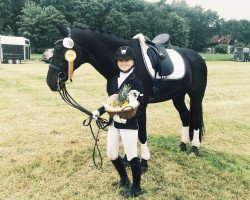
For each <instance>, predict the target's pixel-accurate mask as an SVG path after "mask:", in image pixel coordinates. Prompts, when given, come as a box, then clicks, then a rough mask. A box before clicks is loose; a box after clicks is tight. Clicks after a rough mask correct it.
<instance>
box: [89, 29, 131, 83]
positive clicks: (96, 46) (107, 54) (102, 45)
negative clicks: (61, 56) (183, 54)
mask: <svg viewBox="0 0 250 200" xmlns="http://www.w3.org/2000/svg"><path fill="white" fill-rule="evenodd" d="M86 38H89V39H88V41H86V42H87V47H88V51H89V54H90V56H89V60H88V62H89V63H90V64H91V65H92V66H93V67H94V68H95V69H96V70H97V71H98V72H99V73H100V74H101V75H102V76H104V77H105V78H106V79H107V80H109V79H111V78H112V77H114V76H115V75H116V74H117V73H118V69H116V68H115V66H114V65H113V63H112V62H113V58H114V53H115V51H116V50H117V49H118V48H119V47H120V46H123V45H127V43H128V41H127V40H125V39H122V38H118V37H116V36H114V35H112V34H109V33H101V32H98V31H93V33H92V34H89V35H88V37H86Z"/></svg>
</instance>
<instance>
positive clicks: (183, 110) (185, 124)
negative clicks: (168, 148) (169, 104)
mask: <svg viewBox="0 0 250 200" xmlns="http://www.w3.org/2000/svg"><path fill="white" fill-rule="evenodd" d="M173 103H174V107H175V108H176V109H177V111H178V112H179V115H180V118H181V122H182V131H181V143H180V145H179V147H180V150H181V151H185V150H187V147H186V144H187V143H188V142H189V123H190V119H189V111H188V109H187V106H186V104H185V94H182V95H181V96H179V97H178V98H175V99H173Z"/></svg>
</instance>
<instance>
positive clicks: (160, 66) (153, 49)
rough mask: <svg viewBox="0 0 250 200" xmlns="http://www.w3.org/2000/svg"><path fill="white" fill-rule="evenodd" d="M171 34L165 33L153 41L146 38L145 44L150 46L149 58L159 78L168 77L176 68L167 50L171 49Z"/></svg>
mask: <svg viewBox="0 0 250 200" xmlns="http://www.w3.org/2000/svg"><path fill="white" fill-rule="evenodd" d="M169 39H170V37H169V34H167V33H163V34H160V35H157V36H156V37H155V38H154V39H153V40H150V39H149V38H148V37H145V43H146V44H147V45H148V47H149V48H148V52H147V54H148V56H149V58H150V60H151V63H152V64H153V68H154V70H155V71H156V72H158V74H159V76H162V77H166V76H168V75H170V74H172V73H173V71H174V67H173V63H172V61H171V60H170V57H169V55H168V53H167V51H166V49H171V48H172V46H171V43H170V40H169Z"/></svg>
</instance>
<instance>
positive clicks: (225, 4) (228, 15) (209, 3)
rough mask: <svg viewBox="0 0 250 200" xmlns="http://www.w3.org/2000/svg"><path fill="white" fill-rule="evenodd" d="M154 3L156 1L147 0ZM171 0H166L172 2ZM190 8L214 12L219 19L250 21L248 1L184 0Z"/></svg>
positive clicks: (249, 0)
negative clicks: (199, 7) (194, 7)
mask: <svg viewBox="0 0 250 200" xmlns="http://www.w3.org/2000/svg"><path fill="white" fill-rule="evenodd" d="M147 1H151V2H155V1H158V0H147ZM172 1H173V0H167V2H169V3H170V2H172ZM186 2H187V3H188V4H189V5H190V6H195V5H200V6H201V7H202V8H205V9H211V10H213V11H216V12H217V13H218V15H219V16H220V18H224V19H225V20H230V19H236V20H241V19H246V20H250V0H186Z"/></svg>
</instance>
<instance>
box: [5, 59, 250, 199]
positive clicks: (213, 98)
mask: <svg viewBox="0 0 250 200" xmlns="http://www.w3.org/2000/svg"><path fill="white" fill-rule="evenodd" d="M207 64H208V85H207V90H206V95H205V98H204V103H203V109H204V122H205V128H206V134H205V136H204V140H203V143H202V146H201V148H200V153H201V156H200V158H197V159H194V158H192V157H191V156H190V148H191V145H190V144H189V145H188V151H187V152H184V153H182V152H179V150H178V145H179V142H180V130H181V123H180V119H179V115H178V113H177V111H176V110H175V109H174V107H173V104H172V102H171V101H168V102H164V103H159V104H150V105H149V106H148V117H147V120H148V124H147V125H148V126H147V129H148V144H149V147H150V152H151V159H150V161H149V170H148V172H147V173H146V174H144V175H143V176H142V188H143V190H144V194H143V195H142V196H141V197H139V198H137V199H154V200H155V199H156V200H158V199H159V200H161V199H162V200H165V199H170V200H171V199H180V200H181V199H183V200H184V199H185V200H186V199H190V200H193V199H207V200H211V199H220V200H222V199H223V200H224V199H226V200H227V199H232V200H234V199H244V200H247V199H249V183H250V170H249V166H250V159H249V144H250V136H249V133H250V126H249V124H250V117H249V116H250V110H249V107H250V94H249V91H250V85H249V74H250V67H249V64H248V63H238V62H218V61H216V62H209V61H208V62H207ZM47 70H48V64H43V63H41V62H34V61H31V62H27V63H25V64H20V65H5V64H1V65H0V73H1V74H2V76H1V77H0V91H1V93H0V95H1V102H0V110H1V117H0V168H1V170H0V185H1V190H0V199H13V200H15V199H20V200H26V199H36V200H37V199H38V200H47V199H48V200H51V199H55V200H58V199H73V200H78V199H79V200H80V199H91V200H92V199H122V198H121V195H120V192H121V190H114V189H113V188H112V186H111V183H112V182H113V181H116V180H118V176H117V174H116V171H115V170H114V168H113V166H112V164H111V162H110V161H109V160H108V159H107V158H106V146H105V143H106V142H105V140H106V132H104V131H103V132H101V134H100V147H101V152H102V156H103V161H104V164H103V168H102V169H96V168H95V167H94V164H93V161H92V151H93V146H94V140H93V138H92V136H91V134H90V131H89V129H88V128H87V127H83V126H82V121H83V120H84V119H86V117H87V116H85V115H83V114H82V113H81V112H79V111H78V110H76V109H74V108H72V107H70V106H69V105H67V104H66V103H65V102H64V101H63V100H62V99H61V97H60V96H59V94H58V93H57V92H51V91H50V90H49V88H48V86H47V84H46V74H47ZM67 88H68V91H69V92H70V94H71V95H72V96H73V97H74V98H75V99H76V100H77V101H78V102H79V103H80V104H81V105H83V106H84V107H85V108H87V109H88V110H90V111H92V110H95V109H96V108H98V107H99V106H101V102H103V101H105V100H106V98H107V94H106V90H105V88H106V81H105V80H104V79H103V78H102V77H101V76H100V75H99V74H98V73H97V72H96V71H95V70H94V69H93V68H91V67H89V66H82V67H81V68H80V69H79V70H77V71H76V72H75V75H74V78H73V82H72V83H70V82H69V83H67ZM187 102H188V98H187ZM104 117H105V118H107V117H108V116H107V115H105V116H104ZM95 130H96V128H95ZM139 151H140V148H139ZM121 153H122V149H121ZM128 173H129V176H130V178H131V170H130V169H128Z"/></svg>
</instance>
